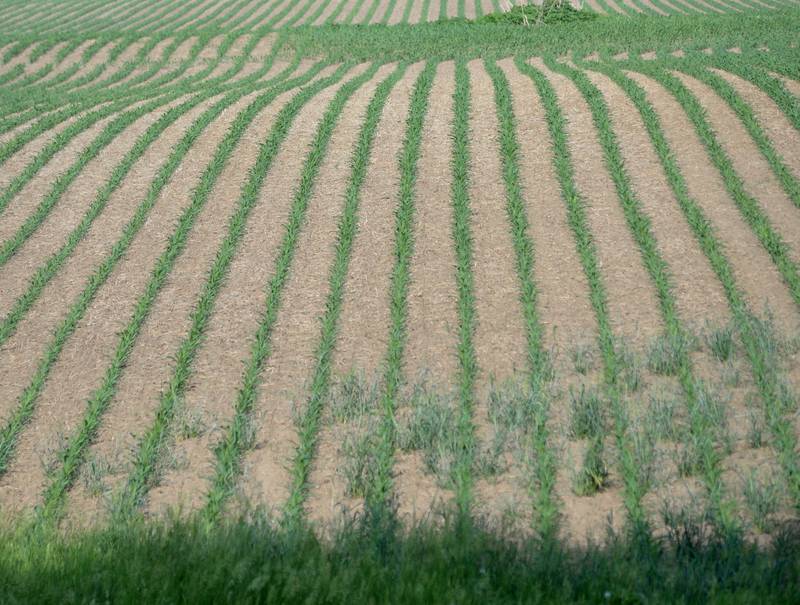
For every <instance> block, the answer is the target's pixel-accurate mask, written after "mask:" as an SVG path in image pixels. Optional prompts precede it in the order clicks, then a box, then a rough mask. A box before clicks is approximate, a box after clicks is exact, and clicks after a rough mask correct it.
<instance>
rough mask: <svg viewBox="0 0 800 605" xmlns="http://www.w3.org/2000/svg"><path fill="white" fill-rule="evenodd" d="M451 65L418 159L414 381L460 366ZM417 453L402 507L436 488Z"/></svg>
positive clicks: (410, 460)
mask: <svg viewBox="0 0 800 605" xmlns="http://www.w3.org/2000/svg"><path fill="white" fill-rule="evenodd" d="M454 90H455V66H454V65H453V63H450V62H446V63H440V64H439V66H438V67H437V71H436V78H435V79H434V83H433V88H432V90H431V94H430V100H431V101H430V103H429V105H428V113H427V115H426V117H425V124H424V127H423V136H422V145H421V152H420V159H419V162H418V164H417V171H418V172H417V182H416V188H415V192H414V193H415V200H414V202H415V215H414V254H413V258H412V261H411V281H410V284H409V289H408V316H407V317H408V319H407V322H406V329H407V335H408V338H407V343H406V348H405V359H404V366H405V367H404V369H405V376H406V378H407V379H408V381H409V382H410V383H414V382H416V381H417V380H418V379H419V378H420V377H421V375H422V373H423V372H430V380H431V382H432V384H431V386H432V387H434V388H436V389H442V390H449V389H450V388H451V387H452V386H453V385H454V383H455V380H456V375H457V372H458V360H457V358H456V343H457V338H458V336H457V335H458V325H459V318H458V312H457V308H456V305H457V300H458V297H457V292H456V283H455V275H454V272H453V268H454V267H455V264H456V260H455V249H454V242H453V238H452V221H453V209H452V203H451V183H452V173H451V165H452V164H451V162H452V153H453V145H452V128H453V126H452V124H453V99H452V96H453V92H454ZM417 463H418V456H417V455H416V454H414V455H399V456H398V457H397V462H396V465H395V468H396V471H397V475H398V476H397V477H396V483H395V486H396V487H395V489H396V492H397V494H398V499H399V502H398V504H399V508H400V512H401V514H409V513H412V512H413V511H422V510H429V508H430V504H431V503H432V498H435V497H436V492H437V491H438V490H436V489H432V488H431V485H426V483H428V479H430V483H431V484H433V479H432V478H429V477H424V476H423V475H424V471H423V470H422V467H421V466H417Z"/></svg>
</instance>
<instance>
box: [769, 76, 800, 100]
mask: <svg viewBox="0 0 800 605" xmlns="http://www.w3.org/2000/svg"><path fill="white" fill-rule="evenodd" d="M773 76H776V77H777V78H778V79H779V80H780V81H781V82H783V85H784V86H785V87H786V90H788V91H789V92H790V93H792V94H793V95H794V96H796V97H800V82H798V81H797V80H792V79H791V78H787V77H786V76H781V75H779V74H773Z"/></svg>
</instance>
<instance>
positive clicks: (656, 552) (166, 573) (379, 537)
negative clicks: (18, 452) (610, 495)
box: [0, 514, 800, 605]
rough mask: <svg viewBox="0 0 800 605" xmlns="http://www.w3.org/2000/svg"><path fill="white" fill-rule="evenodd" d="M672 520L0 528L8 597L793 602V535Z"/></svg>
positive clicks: (0, 562)
mask: <svg viewBox="0 0 800 605" xmlns="http://www.w3.org/2000/svg"><path fill="white" fill-rule="evenodd" d="M700 536H703V530H702V527H701V526H698V525H694V524H691V523H685V522H683V521H680V520H677V521H676V522H675V523H674V524H673V525H672V526H670V528H669V531H668V532H667V535H666V536H665V537H664V538H663V539H661V540H659V541H658V542H657V543H656V546H655V547H654V548H652V549H650V550H648V551H646V552H642V550H641V549H638V548H637V545H636V543H635V542H632V541H631V540H630V539H628V538H627V537H625V536H619V535H609V537H608V538H607V540H606V541H605V542H604V543H602V544H592V545H589V546H586V547H573V546H569V545H564V544H560V543H557V542H542V541H540V540H536V539H530V538H525V537H522V536H519V535H517V536H509V535H505V534H501V533H494V532H492V531H489V530H487V529H485V528H484V527H482V526H481V525H478V524H475V523H472V524H466V523H464V522H463V519H456V518H453V517H445V518H444V520H443V522H442V523H441V524H440V526H439V527H433V526H431V525H424V524H423V525H416V526H413V527H410V528H401V527H400V526H399V524H398V523H397V519H396V518H395V517H394V516H393V515H391V514H386V515H376V516H372V515H368V516H365V517H362V518H356V519H352V520H350V521H348V522H345V523H342V524H341V525H337V526H334V527H330V528H329V531H328V532H327V537H326V538H324V539H321V538H319V537H318V535H315V534H314V533H313V532H312V531H310V530H309V529H308V528H307V527H305V526H302V525H294V526H280V525H275V524H272V523H270V522H269V520H267V519H265V518H264V517H262V516H261V515H255V516H254V517H252V518H251V519H250V520H249V521H242V520H225V521H221V522H220V524H218V525H215V526H213V527H212V528H209V527H208V526H207V525H205V524H204V523H202V522H198V520H197V519H192V520H188V521H180V522H175V523H162V522H158V521H156V522H150V523H146V522H142V521H137V522H133V523H128V524H117V525H113V526H111V527H108V528H95V529H91V530H88V531H85V532H77V533H71V532H62V533H47V532H29V531H26V530H25V529H24V528H4V529H2V530H0V586H2V587H3V589H2V590H3V598H4V599H6V600H8V601H9V602H35V603H64V602H75V603H78V602H81V603H88V602H118V603H123V602H126V603H127V602H131V603H134V602H135V603H179V602H188V603H219V602H248V603H280V604H284V603H299V602H302V603H420V604H425V605H428V604H430V603H463V604H469V603H475V604H484V603H585V604H589V603H616V604H635V603H642V604H644V603H648V604H653V603H703V604H707V603H708V604H711V603H728V604H730V603H759V604H761V605H767V604H773V603H774V604H778V603H781V604H783V603H791V602H796V596H797V592H796V589H797V586H798V583H799V582H800V555H799V554H798V553H800V543H799V541H798V540H799V539H800V536H798V534H797V533H796V532H794V533H792V532H791V531H789V530H788V529H786V530H783V531H781V532H778V533H777V534H776V535H775V539H774V540H773V542H772V544H771V545H770V546H769V547H766V548H764V549H759V548H757V547H755V546H754V545H751V544H747V543H745V542H742V541H739V540H737V539H734V538H727V537H716V538H711V539H702V538H699V537H700Z"/></svg>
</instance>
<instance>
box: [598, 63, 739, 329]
mask: <svg viewBox="0 0 800 605" xmlns="http://www.w3.org/2000/svg"><path fill="white" fill-rule="evenodd" d="M588 75H589V77H590V79H591V80H592V82H593V83H594V84H595V86H597V87H598V88H599V89H600V91H601V92H602V93H603V96H604V97H605V99H606V103H607V105H608V107H609V112H610V116H611V120H612V125H613V128H614V131H615V132H616V134H617V137H618V140H619V144H620V148H621V151H622V155H623V159H624V162H625V167H626V169H627V171H628V173H629V175H630V179H631V185H632V186H633V188H634V191H635V192H636V194H637V197H638V199H639V200H641V203H642V206H643V210H644V212H646V214H647V216H648V218H649V219H650V221H651V223H652V228H653V232H654V235H655V239H656V241H657V245H658V250H659V252H660V254H661V255H662V257H663V258H664V260H665V261H666V263H667V265H668V266H669V270H670V273H671V274H672V278H673V284H674V295H675V299H676V304H677V307H678V310H679V311H680V313H681V316H682V317H683V318H685V319H687V320H690V321H691V322H693V323H694V322H696V325H697V326H698V327H699V326H701V325H703V324H705V323H706V322H708V323H725V322H726V321H727V319H728V318H729V310H728V306H727V301H726V299H725V292H724V291H723V289H722V285H721V284H720V283H719V280H717V279H716V276H715V275H714V273H713V271H712V269H711V266H710V265H709V264H708V261H707V260H706V258H705V257H704V256H703V253H702V251H701V250H700V248H699V247H698V246H697V244H696V241H695V239H694V236H693V234H692V232H691V230H690V228H689V226H688V224H687V223H686V221H685V219H684V217H683V215H682V213H681V211H680V207H679V205H678V202H677V200H676V199H675V197H674V195H673V193H672V191H671V189H670V188H669V185H668V183H667V179H666V175H665V174H664V173H663V171H662V170H661V169H659V160H658V157H657V155H656V152H655V150H654V149H653V147H652V144H651V143H650V140H649V137H648V135H647V131H646V129H645V126H644V123H643V122H642V120H641V118H640V116H639V114H638V112H637V111H636V108H635V107H634V105H633V103H632V102H631V101H630V99H628V98H627V96H626V95H625V93H624V92H623V91H622V90H621V89H620V88H619V87H618V86H617V85H615V84H614V83H613V82H611V81H610V80H609V79H608V78H607V77H606V76H603V75H602V74H598V73H595V72H589V73H588Z"/></svg>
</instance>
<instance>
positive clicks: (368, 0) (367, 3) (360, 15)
mask: <svg viewBox="0 0 800 605" xmlns="http://www.w3.org/2000/svg"><path fill="white" fill-rule="evenodd" d="M377 1H378V0H364V3H363V4H362V5H361V8H359V9H358V12H357V13H356V16H355V17H353V23H354V24H362V23H364V22H365V21H366V18H367V13H368V12H369V10H370V8H372V5H373V4H374V3H375V2H377Z"/></svg>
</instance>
